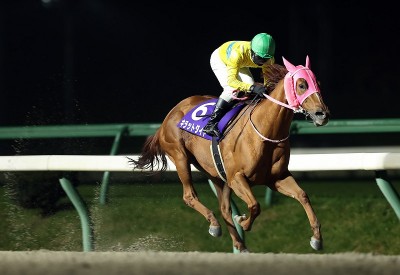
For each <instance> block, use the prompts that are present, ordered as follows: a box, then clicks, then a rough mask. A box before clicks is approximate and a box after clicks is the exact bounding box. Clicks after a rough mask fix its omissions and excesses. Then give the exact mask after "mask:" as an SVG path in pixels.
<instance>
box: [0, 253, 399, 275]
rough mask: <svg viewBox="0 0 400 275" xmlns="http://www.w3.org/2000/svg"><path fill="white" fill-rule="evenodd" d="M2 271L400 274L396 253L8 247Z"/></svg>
mask: <svg viewBox="0 0 400 275" xmlns="http://www.w3.org/2000/svg"><path fill="white" fill-rule="evenodd" d="M0 274H2V275H8V274H29V275H35V274H40V275H42V274H96V275H99V274H110V275H111V274H179V275H183V274H184V275H186V274H199V275H200V274H201V275H207V274H213V275H215V274H230V275H231V274H252V275H255V274H274V275H279V274H296V275H297V274H307V275H313V274H318V275H321V274H324V275H327V274H334V275H339V274H351V275H356V274H362V275H368V274H379V275H386V274H393V275H394V274H396V275H398V274H400V256H377V255H372V254H353V253H344V254H303V255H297V254H272V253H266V254H259V253H248V254H233V253H203V252H188V253H185V252H49V251H29V252H20V251H17V252H8V251H2V252H1V251H0Z"/></svg>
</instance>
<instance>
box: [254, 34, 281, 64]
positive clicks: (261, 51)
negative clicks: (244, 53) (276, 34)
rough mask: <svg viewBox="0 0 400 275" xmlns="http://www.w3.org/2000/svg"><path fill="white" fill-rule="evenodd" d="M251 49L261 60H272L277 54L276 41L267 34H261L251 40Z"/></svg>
mask: <svg viewBox="0 0 400 275" xmlns="http://www.w3.org/2000/svg"><path fill="white" fill-rule="evenodd" d="M251 49H252V50H253V52H254V53H255V54H257V55H258V56H259V57H261V58H272V57H273V56H274V54H275V41H274V39H273V38H272V36H271V35H269V34H267V33H259V34H257V35H256V36H254V38H253V39H252V40H251Z"/></svg>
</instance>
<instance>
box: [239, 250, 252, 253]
mask: <svg viewBox="0 0 400 275" xmlns="http://www.w3.org/2000/svg"><path fill="white" fill-rule="evenodd" d="M240 253H250V251H249V250H248V249H243V250H241V251H240Z"/></svg>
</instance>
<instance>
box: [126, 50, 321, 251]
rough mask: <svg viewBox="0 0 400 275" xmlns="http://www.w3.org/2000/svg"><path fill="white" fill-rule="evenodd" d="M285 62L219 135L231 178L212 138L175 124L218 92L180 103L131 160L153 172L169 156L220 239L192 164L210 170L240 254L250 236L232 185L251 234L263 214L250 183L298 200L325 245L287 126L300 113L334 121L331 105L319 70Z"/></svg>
mask: <svg viewBox="0 0 400 275" xmlns="http://www.w3.org/2000/svg"><path fill="white" fill-rule="evenodd" d="M283 62H284V65H285V67H286V68H285V67H283V66H281V65H279V64H275V65H270V66H269V69H268V73H267V75H265V76H264V77H266V78H267V79H268V84H267V85H266V88H267V91H268V93H269V94H264V97H265V98H262V99H260V100H258V101H255V102H256V103H254V101H253V102H252V103H250V104H248V105H247V106H246V107H245V108H243V109H242V110H241V111H240V113H239V115H238V116H236V118H235V119H234V120H233V121H232V122H231V124H230V127H229V128H230V129H229V132H228V133H226V134H225V136H224V137H223V138H222V139H221V140H220V142H219V146H220V152H221V158H222V159H223V161H224V167H225V172H226V173H225V174H226V182H224V181H223V180H222V179H221V178H220V176H219V173H218V172H217V169H216V167H215V165H214V162H213V158H212V156H211V152H210V140H207V139H204V138H202V137H199V136H195V135H193V134H191V133H189V132H187V131H185V130H182V129H180V128H178V127H177V124H178V122H179V121H180V120H181V119H182V117H183V116H184V115H185V114H186V113H187V112H188V111H190V110H191V109H192V108H194V107H195V106H197V105H198V104H200V103H201V102H203V101H206V100H208V99H211V98H213V97H212V96H191V97H189V98H186V99H184V100H182V101H181V102H179V103H178V104H177V105H176V106H175V107H174V108H173V109H172V110H171V111H170V112H169V113H168V115H167V116H166V117H165V119H164V121H163V122H162V124H161V126H160V128H159V129H158V130H157V132H156V133H155V134H154V135H152V136H150V137H148V139H147V140H146V142H145V144H144V146H143V151H142V153H141V155H140V156H139V158H138V159H137V160H133V159H131V160H130V161H131V162H132V163H133V164H134V167H135V168H136V169H146V170H147V171H149V170H150V171H154V170H155V167H159V165H161V170H159V171H163V170H165V169H166V168H167V156H168V158H169V159H170V160H171V161H172V162H173V163H174V164H175V166H176V170H177V173H178V176H179V179H180V180H181V182H182V185H183V200H184V202H185V203H186V204H187V205H188V206H190V207H192V208H194V209H195V210H196V211H198V212H199V213H200V214H201V215H203V216H204V217H205V218H206V219H207V221H208V222H209V223H210V226H209V233H210V234H211V235H212V236H214V237H218V236H220V235H221V226H220V223H219V222H218V220H217V218H216V217H215V215H214V213H213V212H212V211H211V210H210V209H208V208H207V207H206V206H205V205H203V204H202V203H201V202H200V201H199V198H198V196H197V193H196V190H195V188H194V186H193V182H192V175H191V169H190V165H191V164H193V166H194V167H196V168H197V169H198V170H199V171H201V172H203V173H205V175H207V177H208V178H209V179H210V180H211V181H212V183H213V184H214V186H215V191H216V195H217V197H218V202H219V207H220V210H221V213H222V216H223V219H224V221H225V223H226V225H227V229H228V231H229V233H230V235H231V238H232V241H233V246H234V248H235V249H237V251H240V252H248V250H247V248H246V245H245V243H244V240H243V239H242V238H241V237H240V235H239V233H238V231H237V230H236V228H235V224H234V222H233V218H232V216H231V213H232V209H231V205H230V198H231V190H233V191H234V193H235V194H236V195H237V196H238V197H239V198H240V199H242V200H243V201H244V202H245V203H246V204H247V207H248V212H249V214H248V215H247V217H246V215H243V216H236V217H235V220H236V221H237V223H238V224H239V225H240V226H241V227H242V228H243V230H244V231H250V230H251V227H252V224H253V222H254V220H255V219H256V217H257V216H258V215H259V214H260V204H259V203H258V202H257V200H256V199H255V197H254V195H253V193H252V190H251V188H252V187H253V186H255V185H266V186H268V187H269V188H271V189H272V190H275V191H278V192H280V193H282V194H284V195H286V196H289V197H292V198H294V199H296V200H297V201H299V202H300V203H301V205H302V206H303V208H304V210H305V212H306V214H307V217H308V220H309V222H310V225H311V230H312V232H313V236H312V237H311V241H310V245H311V247H312V248H313V249H315V250H320V249H322V235H321V231H320V227H321V225H320V223H319V222H318V219H317V216H316V214H315V213H314V210H313V208H312V206H311V202H310V200H309V198H308V196H307V194H306V192H305V191H303V190H302V189H301V188H300V187H299V186H298V184H297V183H296V181H295V179H294V178H293V176H292V174H291V173H290V172H289V170H288V164H289V157H290V144H289V139H288V137H289V129H290V125H291V122H292V119H293V116H294V112H301V113H303V114H304V115H305V116H306V117H309V118H311V119H312V121H313V123H314V125H315V126H323V125H325V124H326V123H327V122H328V120H329V110H328V108H327V106H326V105H325V104H324V102H323V100H322V97H321V93H320V90H319V86H318V83H317V81H316V78H315V75H314V73H313V72H312V71H311V70H310V62H309V58H308V56H307V58H306V65H305V66H302V65H299V66H294V65H292V64H291V63H290V62H289V61H287V60H286V59H285V58H283Z"/></svg>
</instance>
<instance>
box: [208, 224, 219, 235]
mask: <svg viewBox="0 0 400 275" xmlns="http://www.w3.org/2000/svg"><path fill="white" fill-rule="evenodd" d="M208 233H210V235H211V236H213V237H220V236H221V235H222V231H221V226H215V225H210V228H209V229H208Z"/></svg>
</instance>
